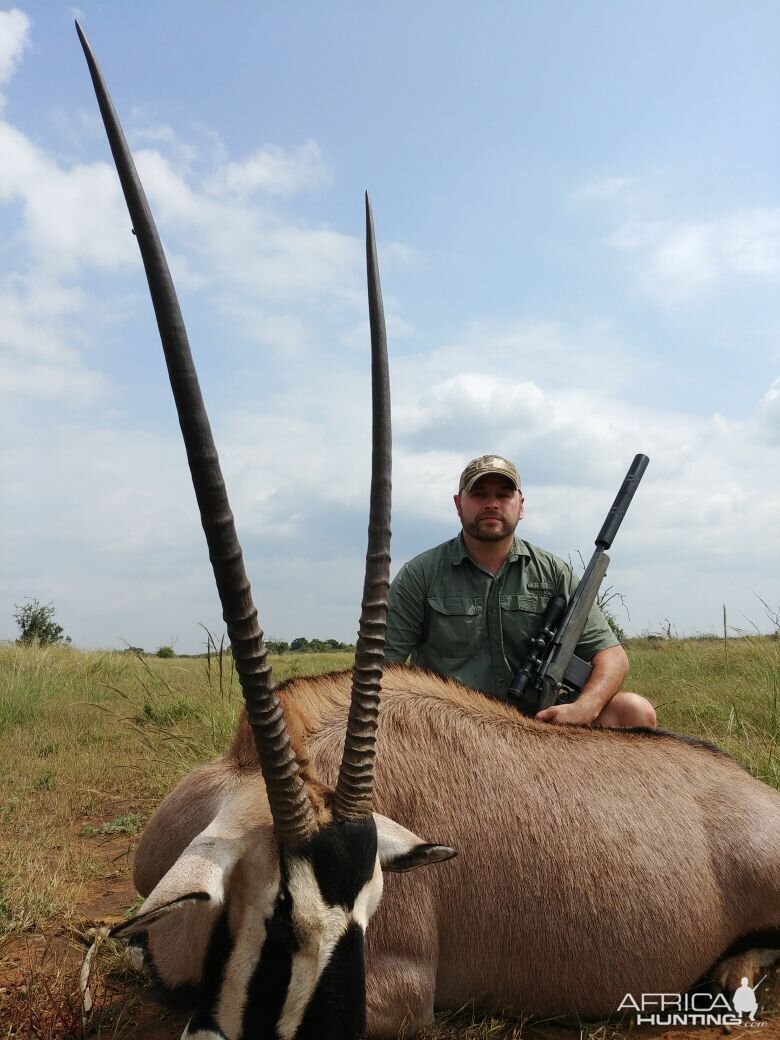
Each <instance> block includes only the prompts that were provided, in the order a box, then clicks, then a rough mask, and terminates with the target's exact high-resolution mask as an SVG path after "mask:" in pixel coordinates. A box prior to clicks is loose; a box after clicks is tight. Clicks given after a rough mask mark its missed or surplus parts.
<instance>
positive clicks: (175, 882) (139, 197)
mask: <svg viewBox="0 0 780 1040" xmlns="http://www.w3.org/2000/svg"><path fill="white" fill-rule="evenodd" d="M76 28H77V31H78V34H79V38H80V40H81V43H82V46H83V48H84V53H85V55H86V58H87V63H88V65H89V69H90V73H91V76H92V81H93V85H94V87H95V92H96V95H97V98H98V104H99V106H100V110H101V114H102V116H103V121H104V124H105V127H106V132H107V134H108V139H109V143H110V145H111V150H112V153H113V156H114V161H115V163H116V166H117V172H118V173H119V178H120V181H121V183H122V189H123V191H124V194H125V199H126V201H127V205H128V209H129V211H130V216H131V219H132V222H133V230H134V233H135V235H136V238H137V241H138V244H139V247H140V249H141V255H142V258H143V262H144V266H145V268H146V273H147V279H148V281H149V288H150V291H151V295H152V301H153V304H154V309H155V313H156V316H157V323H158V327H159V330H160V336H161V339H162V344H163V350H164V352H165V358H166V363H167V366H168V373H169V377H170V381H171V388H172V390H173V395H174V398H175V401H176V407H177V411H178V415H179V423H180V425H181V429H182V434H183V436H184V441H185V446H186V449H187V458H188V461H189V466H190V472H191V474H192V480H193V485H194V488H195V494H196V497H197V500H198V506H199V508H200V513H201V520H202V523H203V529H204V532H205V535H206V541H207V543H208V549H209V556H210V558H211V561H212V566H213V569H214V576H215V579H216V582H217V589H218V592H219V596H220V599H221V602H222V608H223V617H224V619H225V623H226V626H227V631H228V635H229V637H230V641H231V646H232V651H233V658H234V661H235V665H236V670H237V672H238V675H239V679H240V681H241V686H242V690H243V693H244V699H245V702H246V710H247V717H248V719H249V723H250V725H251V727H252V733H253V737H254V744H255V748H256V751H257V758H258V760H259V763H260V767H261V770H262V777H263V781H264V788H265V792H266V795H267V801H264V800H263V799H261V798H260V797H259V796H258V786H259V785H257V784H251V785H247V784H241V783H239V782H238V780H236V784H235V785H234V787H233V788H232V789H229V790H226V792H225V794H224V797H223V799H222V803H221V805H220V807H219V809H218V811H217V812H216V815H215V817H214V819H213V820H212V822H211V824H210V825H209V826H208V827H207V828H206V829H205V830H204V831H203V832H202V833H201V834H199V835H198V836H197V837H196V838H195V839H194V840H193V841H192V842H191V843H190V845H189V846H188V847H187V848H186V849H185V851H184V853H183V854H182V855H181V856H180V857H179V859H178V860H177V861H176V862H175V864H174V865H173V866H172V868H171V869H170V870H169V871H168V872H167V873H166V874H165V876H164V877H163V878H162V880H161V881H160V882H159V884H158V885H157V886H156V887H155V889H154V891H153V892H151V894H150V895H149V898H148V899H147V900H146V902H145V903H144V904H143V906H142V907H141V909H140V911H139V912H138V914H137V915H136V916H135V917H134V918H133V919H132V920H131V921H129V922H128V923H127V924H125V925H121V926H120V927H118V928H117V929H115V931H114V934H115V935H116V936H128V937H133V936H135V937H140V938H141V939H142V941H143V944H144V945H145V948H146V958H147V964H148V967H149V969H150V971H151V972H152V973H153V974H154V975H155V976H156V978H157V980H158V982H159V984H160V986H161V989H162V991H163V994H164V995H167V996H168V997H169V998H171V999H182V1000H185V1001H186V1002H187V1003H189V1004H191V1005H193V1006H195V1007H196V1008H197V1009H198V1010H197V1012H196V1014H195V1016H194V1017H193V1018H192V1019H191V1021H190V1024H189V1026H188V1027H187V1029H186V1030H185V1034H184V1035H185V1037H187V1038H191V1040H194V1038H196V1037H197V1038H199V1040H207V1038H208V1040H215V1038H223V1040H224V1038H226V1040H239V1038H241V1037H244V1038H246V1040H250V1038H253V1040H254V1038H266V1037H267V1038H269V1040H293V1038H296V1040H303V1038H314V1037H317V1038H319V1040H328V1038H333V1040H336V1038H338V1040H353V1038H360V1037H363V1036H364V1034H365V970H364V933H365V929H366V926H367V925H368V921H369V919H370V917H371V915H372V913H373V912H374V910H375V909H376V907H377V905H378V903H379V899H380V897H381V893H382V868H384V869H388V870H407V869H410V868H411V867H414V866H418V865H422V864H424V863H432V862H437V861H440V860H443V859H448V858H449V857H450V856H453V855H454V854H455V853H454V850H453V849H451V848H448V847H446V846H438V845H427V844H425V843H424V842H423V841H422V840H421V839H420V838H418V837H417V836H416V835H414V834H412V833H411V832H409V831H407V830H405V829H404V828H402V827H400V826H399V825H398V824H395V823H394V822H393V821H391V820H388V819H386V818H384V817H380V816H375V815H373V814H372V809H371V805H372V786H373V765H374V754H375V732H376V725H377V710H378V705H379V690H380V684H381V677H382V662H383V651H384V638H385V623H386V615H387V587H388V578H389V567H390V555H389V545H390V450H391V444H390V440H391V437H390V396H389V377H388V371H387V347H386V338H385V329H384V317H383V312H382V296H381V290H380V286H379V275H378V270H377V260H376V246H375V243H374V231H373V221H372V217H371V209H370V205H369V202H368V197H366V254H367V264H368V291H369V315H370V323H371V349H372V388H373V456H372V457H373V463H372V479H371V507H370V519H369V538H368V550H367V554H366V576H365V584H364V592H363V607H362V612H361V617H360V626H359V634H358V640H357V649H356V654H355V669H354V675H353V685H352V704H351V709H350V714H349V724H348V727H347V737H346V741H345V746H344V753H343V757H342V761H341V768H340V771H339V776H338V782H337V784H336V788H335V791H334V792H332V794H331V793H328V792H325V793H323V791H322V788H321V786H319V787H318V790H317V794H316V797H315V795H314V794H313V792H312V791H311V790H310V789H309V786H308V785H307V782H305V781H304V778H303V777H302V775H301V770H300V768H299V764H298V759H297V757H296V754H295V750H294V749H293V747H292V746H291V741H290V737H289V735H288V733H287V728H286V724H285V719H284V715H283V712H282V709H281V706H280V704H279V701H278V699H277V697H276V694H275V692H274V686H273V682H272V680H271V674H270V673H271V670H270V666H269V665H268V663H267V652H266V648H265V644H264V641H263V633H262V630H261V629H260V627H259V625H258V623H257V612H256V610H255V608H254V605H253V603H252V598H251V592H250V587H249V581H248V579H247V576H246V573H245V571H244V565H243V558H242V555H241V548H240V546H239V543H238V538H237V536H236V531H235V526H234V523H233V515H232V513H231V511H230V506H229V503H228V499H227V493H226V490H225V485H224V481H223V479H222V474H221V471H220V467H219V460H218V458H217V452H216V448H215V446H214V442H213V439H212V436H211V430H210V427H209V422H208V418H207V416H206V411H205V408H204V404H203V399H202V397H201V393H200V388H199V386H198V380H197V375H196V373H195V368H194V365H193V361H192V356H191V354H190V350H189V344H188V342H187V335H186V332H185V329H184V323H183V321H182V317H181V313H180V310H179V306H178V301H177V299H176V292H175V289H174V287H173V283H172V281H171V277H170V273H169V271H168V265H167V262H166V259H165V255H164V253H163V250H162V246H161V244H160V240H159V237H158V235H157V231H156V228H155V225H154V221H153V219H152V216H151V213H150V211H149V206H148V203H147V201H146V198H145V195H144V192H143V188H142V187H141V183H140V181H139V179H138V175H137V173H136V170H135V166H134V164H133V161H132V158H131V156H130V152H129V150H128V148H127V144H126V142H125V139H124V135H123V133H122V129H121V126H120V124H119V121H118V119H117V116H116V112H115V111H114V107H113V104H112V102H111V99H110V97H109V94H108V91H107V89H106V87H105V84H104V82H103V79H102V76H101V74H100V71H99V69H98V66H97V63H96V62H95V59H94V57H93V55H92V52H91V49H90V47H89V44H88V43H87V40H86V38H85V36H84V34H83V33H82V31H81V28H80V27H79V26H78V23H77V26H76ZM315 803H316V804H317V806H318V808H317V810H316V811H315V808H314V804H315Z"/></svg>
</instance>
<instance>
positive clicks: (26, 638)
mask: <svg viewBox="0 0 780 1040" xmlns="http://www.w3.org/2000/svg"><path fill="white" fill-rule="evenodd" d="M14 607H15V608H16V609H15V610H14V621H15V622H16V624H17V627H18V628H19V638H18V639H17V640H16V641H17V643H22V644H31V643H38V645H39V646H50V645H53V644H55V643H69V642H70V636H66V635H65V630H64V629H63V627H62V625H58V624H57V623H56V621H55V620H54V604H53V603H40V602H39V601H38V600H37V599H31V600H30V601H29V603H25V604H24V606H19V604H18V603H14Z"/></svg>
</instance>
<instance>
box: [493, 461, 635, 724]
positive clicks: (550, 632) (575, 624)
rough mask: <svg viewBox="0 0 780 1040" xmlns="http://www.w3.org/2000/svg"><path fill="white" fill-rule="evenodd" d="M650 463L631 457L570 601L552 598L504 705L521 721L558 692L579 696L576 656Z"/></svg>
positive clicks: (583, 668)
mask: <svg viewBox="0 0 780 1040" xmlns="http://www.w3.org/2000/svg"><path fill="white" fill-rule="evenodd" d="M649 461H650V460H649V459H648V457H647V455H635V456H634V461H633V462H632V463H631V465H630V467H629V470H628V473H626V476H625V479H624V480H623V483H622V485H621V487H620V491H618V493H617V497H616V498H615V501H614V502H613V503H612V508H611V509H610V511H609V513H608V514H607V519H606V520H605V521H604V523H603V525H602V528H601V530H600V531H599V533H598V537H597V538H596V551H595V552H594V553H593V556H592V557H591V559H590V562H589V563H588V566H587V567H586V568H585V573H584V574H583V576H582V580H581V581H580V583H579V585H578V586H577V588H576V589H575V590H574V594H573V596H572V597H571V601H570V602H569V603H568V604H567V603H566V599H565V597H564V596H561V595H557V596H553V597H552V599H551V600H550V602H549V603H548V604H547V607H546V609H545V612H544V614H543V615H542V620H541V622H540V624H539V629H538V631H537V633H536V636H535V637H534V639H533V640H532V641H531V649H530V652H529V654H528V658H527V660H526V661H525V663H524V664H523V666H522V668H520V670H519V671H518V672H517V675H515V677H514V679H513V680H512V683H511V685H510V687H509V689H508V690H507V693H506V695H507V700H508V701H509V702H510V704H513V705H514V706H515V707H516V708H518V709H519V710H520V711H521V712H522V713H523V714H524V715H529V716H532V715H535V714H536V713H537V712H538V711H542V710H543V709H544V708H549V707H550V705H551V704H554V703H555V701H556V700H557V699H558V697H559V696H560V695H561V693H562V692H564V693H565V692H574V693H579V692H580V690H581V689H582V687H583V686H584V685H585V683H586V682H587V681H588V679H589V678H590V675H591V672H592V671H593V669H592V667H591V666H590V665H589V664H588V662H587V661H583V660H582V659H581V658H580V657H577V656H576V654H575V653H574V649H575V647H576V646H577V643H578V642H579V641H580V637H581V636H582V630H583V629H584V628H585V623H586V622H587V620H588V614H589V613H590V609H591V607H592V606H593V604H594V603H595V601H596V597H597V596H598V592H599V587H600V585H601V582H602V580H603V578H604V575H605V574H606V573H607V567H608V566H609V556H607V554H606V551H605V550H606V549H609V548H610V546H611V545H612V542H613V540H614V538H615V535H616V534H617V532H618V528H619V527H620V525H621V523H622V522H623V517H624V516H625V515H626V510H627V509H628V507H629V505H630V504H631V499H632V498H633V497H634V493H635V491H636V489H637V488H638V487H639V481H640V480H641V479H642V476H643V474H644V472H645V470H646V469H647V464H648V462H649Z"/></svg>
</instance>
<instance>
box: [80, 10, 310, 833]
mask: <svg viewBox="0 0 780 1040" xmlns="http://www.w3.org/2000/svg"><path fill="white" fill-rule="evenodd" d="M76 31H77V32H78V34H79V39H80V40H81V45H82V47H83V48H84V54H85V55H86V59H87V64H88V65H89V71H90V74H91V76H92V83H93V85H94V88H95V93H96V95H97V99H98V104H99V105H100V112H101V114H102V116H103V123H104V124H105V128H106V133H107V134H108V140H109V143H110V145H111V151H112V153H113V156H114V162H115V164H116V168H117V173H118V174H119V180H120V181H121V183H122V190H123V191H124V194H125V201H126V202H127V208H128V210H129V211H130V218H131V220H132V222H133V228H134V230H135V233H136V236H137V238H138V245H139V246H140V249H141V256H142V258H143V262H144V267H145V268H146V278H147V280H148V282H149V290H150V292H151V294H152V302H153V304H154V311H155V315H156V316H157V325H158V328H159V330H160V338H161V339H162V345H163V350H164V352H165V361H166V364H167V366H168V376H169V378H170V381H171V389H172V390H173V396H174V399H175V401H176V410H177V412H178V414H179V425H180V426H181V431H182V434H183V436H184V444H185V447H186V449H187V460H188V462H189V465H190V472H191V474H192V483H193V486H194V488H195V497H196V498H197V500H198V506H199V508H200V518H201V522H202V524H203V530H204V532H205V534H206V542H207V543H208V548H209V556H210V557H211V564H212V567H213V568H214V577H215V578H216V582H217V590H218V592H219V598H220V600H221V601H222V616H223V617H224V619H225V624H226V625H227V631H228V636H229V638H230V642H231V645H232V648H233V659H234V660H235V662H236V670H237V671H238V675H239V679H240V682H241V687H242V690H243V692H244V700H245V701H246V709H247V715H248V717H249V722H250V725H251V726H252V732H253V733H254V738H255V744H256V745H257V754H258V757H259V759H260V765H261V768H262V770H263V778H264V780H265V785H266V789H267V791H268V801H269V802H270V805H271V812H272V814H273V820H274V829H275V832H276V836H277V839H278V840H279V841H280V842H281V843H282V844H284V845H287V846H294V845H298V844H300V843H301V842H303V841H305V840H306V839H307V838H309V837H310V836H311V835H312V834H313V833H314V831H315V830H316V829H317V824H316V820H315V817H314V811H313V809H312V806H311V802H310V801H309V799H308V796H307V794H306V791H305V790H304V787H303V781H302V780H301V778H300V776H299V771H298V763H297V761H296V758H295V755H294V754H293V752H292V749H291V747H290V739H289V736H288V734H287V729H286V726H285V722H284V715H283V714H282V709H281V706H280V704H279V701H278V699H277V697H276V694H275V693H274V685H273V681H272V679H271V668H270V665H269V664H268V663H267V660H266V658H267V651H266V648H265V643H264V641H263V632H262V629H261V628H260V626H259V624H258V622H257V611H256V610H255V607H254V604H253V602H252V593H251V590H250V587H249V580H248V578H247V576H246V571H245V570H244V561H243V557H242V554H241V546H240V545H239V544H238V537H237V536H236V528H235V524H234V523H233V514H232V513H231V511H230V504H229V502H228V498H227V492H226V490H225V483H224V481H223V479H222V472H221V470H220V467H219V459H218V457H217V449H216V448H215V446H214V440H213V438H212V436H211V427H210V426H209V420H208V416H207V415H206V409H205V407H204V404H203V397H202V396H201V392H200V387H199V385H198V377H197V374H196V372H195V366H194V364H193V361H192V355H191V353H190V347H189V343H188V341H187V332H186V330H185V328H184V322H183V320H182V316H181V310H180V309H179V301H178V300H177V298H176V290H175V288H174V286H173V281H172V279H171V275H170V271H169V270H168V263H167V261H166V259H165V254H164V252H163V248H162V245H161V243H160V238H159V235H158V234H157V228H156V227H155V224H154V220H153V219H152V214H151V211H150V209H149V204H148V203H147V201H146V196H145V195H144V190H143V188H142V186H141V182H140V180H139V178H138V174H137V172H136V169H135V165H134V164H133V160H132V157H131V155H130V150H129V148H128V147H127V142H126V141H125V137H124V134H123V133H122V127H121V126H120V124H119V119H118V118H117V114H116V111H115V110H114V106H113V103H112V101H111V98H110V96H109V93H108V90H107V89H106V85H105V83H104V82H103V77H102V76H101V74H100V69H99V68H98V66H97V62H96V61H95V58H94V56H93V54H92V50H91V48H90V46H89V43H88V42H87V39H86V37H85V36H84V33H83V32H82V31H81V26H80V25H79V24H78V22H77V23H76Z"/></svg>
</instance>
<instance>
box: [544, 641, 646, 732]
mask: <svg viewBox="0 0 780 1040" xmlns="http://www.w3.org/2000/svg"><path fill="white" fill-rule="evenodd" d="M590 663H591V665H592V666H593V671H592V673H591V676H590V679H589V680H588V681H587V683H585V685H584V686H583V687H582V692H581V693H580V695H579V697H578V698H577V700H576V701H574V703H573V704H553V705H552V707H550V708H545V709H544V711H539V712H537V713H536V715H535V716H534V718H537V719H539V720H540V721H541V722H557V723H560V724H562V725H565V726H590V725H591V723H593V722H595V721H596V719H597V718H598V717H599V715H600V714H601V713H602V711H603V710H604V708H605V707H606V706H607V704H609V702H610V701H611V700H612V698H613V697H614V696H615V694H616V693H617V692H618V690H619V689H620V687H621V685H622V684H623V680H624V679H625V677H626V675H628V658H627V657H626V652H625V650H624V649H623V647H622V646H619V645H618V646H610V647H608V648H607V649H606V650H599V652H598V653H597V654H594V656H593V659H592V660H591V662H590Z"/></svg>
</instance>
